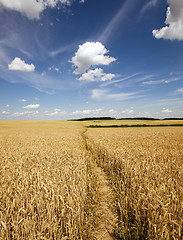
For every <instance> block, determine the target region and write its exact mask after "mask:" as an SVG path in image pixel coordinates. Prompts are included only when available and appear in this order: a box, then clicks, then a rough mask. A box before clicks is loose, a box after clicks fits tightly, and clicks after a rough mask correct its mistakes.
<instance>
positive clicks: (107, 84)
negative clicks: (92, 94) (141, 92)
mask: <svg viewBox="0 0 183 240" xmlns="http://www.w3.org/2000/svg"><path fill="white" fill-rule="evenodd" d="M137 75H139V73H134V74H131V75H129V76H127V77H124V78H120V79H117V80H111V81H109V82H105V83H102V84H101V85H100V87H107V86H109V85H111V84H115V83H120V82H123V81H126V80H129V79H131V78H133V77H135V76H137Z"/></svg>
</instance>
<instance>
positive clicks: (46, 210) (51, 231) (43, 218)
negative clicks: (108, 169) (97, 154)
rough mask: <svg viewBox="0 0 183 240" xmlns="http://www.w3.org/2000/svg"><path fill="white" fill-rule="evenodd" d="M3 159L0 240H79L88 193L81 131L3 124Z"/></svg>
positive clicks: (0, 145)
mask: <svg viewBox="0 0 183 240" xmlns="http://www.w3.org/2000/svg"><path fill="white" fill-rule="evenodd" d="M73 130H74V131H73ZM0 156H1V169H0V205H1V209H0V224H1V226H0V239H2V240H5V239H79V238H80V237H81V236H82V234H83V233H82V232H83V225H84V220H85V212H84V207H85V200H86V189H87V172H86V168H87V167H86V156H85V151H84V149H83V146H82V139H81V130H80V129H79V128H74V127H72V129H70V127H69V128H67V129H65V125H64V126H63V125H62V126H61V127H60V125H59V124H52V123H50V124H49V123H43V124H40V123H37V124H36V123H32V122H30V123H25V124H23V125H22V124H21V123H14V124H13V123H12V124H11V123H5V126H3V124H1V128H0Z"/></svg>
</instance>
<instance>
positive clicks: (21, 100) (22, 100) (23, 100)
mask: <svg viewBox="0 0 183 240" xmlns="http://www.w3.org/2000/svg"><path fill="white" fill-rule="evenodd" d="M19 101H20V102H27V100H26V99H24V98H22V99H19Z"/></svg>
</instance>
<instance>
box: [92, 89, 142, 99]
mask: <svg viewBox="0 0 183 240" xmlns="http://www.w3.org/2000/svg"><path fill="white" fill-rule="evenodd" d="M91 93H92V95H91V96H92V98H93V99H96V100H111V101H123V100H127V99H132V98H138V97H141V96H140V95H139V92H130V93H126V92H124V93H110V91H109V90H106V89H93V90H92V91H91Z"/></svg>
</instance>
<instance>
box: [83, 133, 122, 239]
mask: <svg viewBox="0 0 183 240" xmlns="http://www.w3.org/2000/svg"><path fill="white" fill-rule="evenodd" d="M83 139H84V143H85V147H86V149H87V151H88V152H90V154H92V156H93V161H92V162H90V167H92V172H93V174H94V175H95V176H96V181H97V182H96V184H97V193H96V197H97V202H98V204H96V203H95V220H96V222H95V226H94V229H93V233H92V234H91V236H90V238H91V239H97V240H103V239H105V240H112V239H115V238H114V237H113V235H114V229H115V227H116V224H117V215H116V213H115V209H114V202H115V195H114V192H113V190H112V188H111V186H110V183H109V179H108V177H107V175H106V173H105V172H104V170H103V169H102V168H101V167H99V166H98V165H97V163H96V161H97V159H96V158H97V155H96V154H94V152H92V151H91V149H90V148H89V147H88V145H87V139H86V136H85V134H83Z"/></svg>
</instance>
